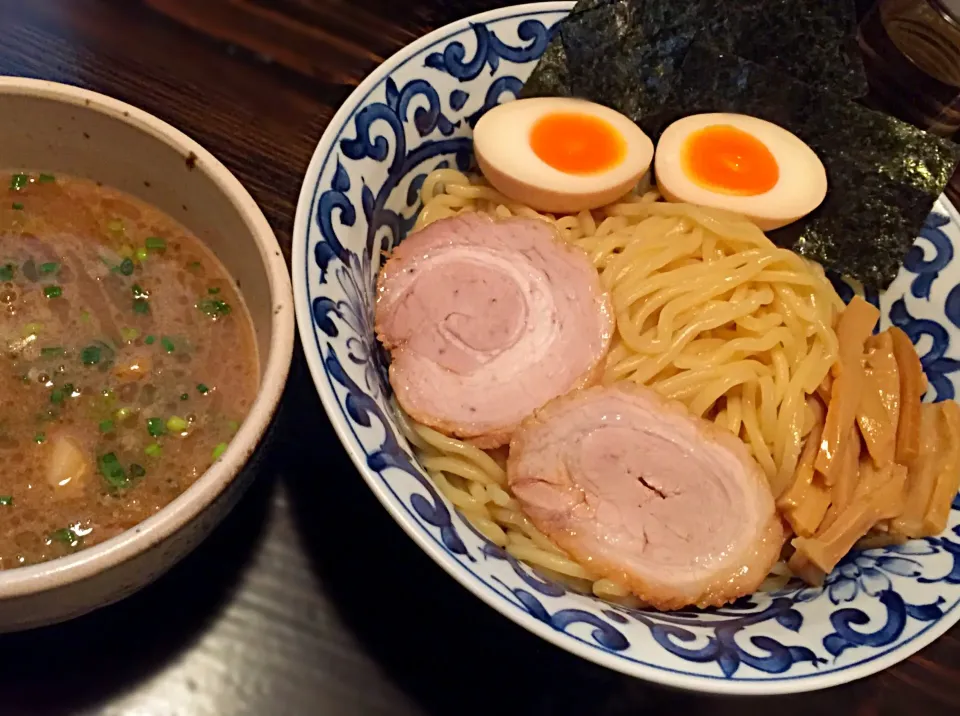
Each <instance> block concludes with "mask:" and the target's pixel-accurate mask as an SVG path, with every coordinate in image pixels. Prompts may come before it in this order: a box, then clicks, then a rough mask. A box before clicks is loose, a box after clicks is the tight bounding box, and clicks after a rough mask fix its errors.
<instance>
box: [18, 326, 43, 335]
mask: <svg viewBox="0 0 960 716" xmlns="http://www.w3.org/2000/svg"><path fill="white" fill-rule="evenodd" d="M42 330H43V324H42V323H28V324H27V325H25V326H24V327H23V330H22V331H21V335H23V337H24V338H26V337H27V336H35V335H37V334H38V333H39V332H40V331H42Z"/></svg>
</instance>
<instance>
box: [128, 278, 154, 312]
mask: <svg viewBox="0 0 960 716" xmlns="http://www.w3.org/2000/svg"><path fill="white" fill-rule="evenodd" d="M131 291H133V312H134V313H140V314H146V313H150V303H149V302H148V300H147V299H149V298H150V293H149V291H145V290H144V289H143V288H141V286H140V284H138V283H135V284H133V286H132V288H131Z"/></svg>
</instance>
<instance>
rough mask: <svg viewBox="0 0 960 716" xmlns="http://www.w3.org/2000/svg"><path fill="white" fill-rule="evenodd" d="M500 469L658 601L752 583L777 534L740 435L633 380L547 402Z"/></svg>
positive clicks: (583, 548) (780, 536)
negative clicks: (702, 417) (733, 433)
mask: <svg viewBox="0 0 960 716" xmlns="http://www.w3.org/2000/svg"><path fill="white" fill-rule="evenodd" d="M507 478H508V480H509V483H510V488H511V489H512V490H513V494H514V495H515V496H516V498H517V499H518V500H519V501H520V505H521V508H522V510H523V512H524V513H525V514H526V515H527V516H528V517H529V518H530V519H531V520H532V521H533V523H534V524H535V525H536V526H537V527H538V528H539V529H540V530H541V531H542V532H543V533H544V534H546V535H547V536H548V537H549V538H550V539H552V540H553V541H554V542H555V543H556V544H557V545H559V546H560V547H561V548H563V549H564V550H566V551H567V552H568V553H569V554H570V555H571V556H572V557H573V558H574V559H575V560H576V561H577V562H579V563H580V564H582V565H583V566H584V567H585V568H586V569H587V570H588V571H591V572H593V573H594V574H595V575H597V576H598V577H607V578H609V579H612V580H614V581H616V582H618V583H620V584H622V585H624V586H626V587H628V588H629V589H630V590H631V591H632V592H633V593H634V594H636V595H637V596H638V597H639V598H640V599H641V600H643V601H644V602H646V603H647V604H649V605H651V606H654V607H656V608H658V609H679V608H681V607H685V606H690V605H695V606H699V607H708V606H721V605H723V604H725V603H727V602H730V601H733V600H734V599H736V598H738V597H740V596H743V595H745V594H750V593H752V592H754V591H756V589H757V587H758V586H759V585H760V583H761V582H762V581H763V579H764V578H765V577H766V576H767V574H768V573H769V571H770V568H771V567H772V566H773V564H774V562H776V561H777V559H778V557H779V554H780V549H781V547H782V545H783V540H784V532H783V525H782V523H781V521H780V518H779V517H778V516H777V513H776V510H775V508H774V502H773V496H772V495H771V492H770V488H769V486H768V484H767V480H766V478H765V476H764V474H763V472H762V471H761V469H760V466H759V465H758V464H757V462H756V461H755V460H754V459H753V457H752V456H751V455H750V454H749V453H748V452H747V449H746V447H745V446H744V444H743V443H742V442H741V441H740V440H739V439H738V438H737V437H735V436H734V435H732V434H731V433H729V432H727V431H726V430H724V429H723V428H721V427H718V426H716V425H714V424H713V423H710V422H707V421H706V420H703V419H701V418H699V417H696V416H694V415H691V414H690V413H689V412H688V411H687V409H686V408H685V407H684V406H683V405H681V404H680V403H676V402H671V401H667V400H666V399H664V398H662V397H661V396H660V395H659V394H657V393H655V392H654V391H652V390H650V389H648V388H644V387H642V386H639V385H636V384H634V383H618V384H614V385H611V386H608V387H599V386H598V387H595V388H590V389H588V390H583V391H578V392H576V393H573V394H571V395H567V396H564V397H562V398H558V399H556V400H554V401H551V402H550V403H548V404H547V405H546V406H544V407H543V408H542V409H541V410H539V411H538V412H537V413H536V414H535V415H534V416H532V417H531V418H530V419H529V420H527V421H526V422H524V424H523V425H522V426H521V427H520V429H519V430H517V432H516V433H515V434H514V437H513V441H512V442H511V444H510V457H509V459H508V461H507Z"/></svg>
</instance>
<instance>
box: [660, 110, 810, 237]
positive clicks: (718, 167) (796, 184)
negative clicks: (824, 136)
mask: <svg viewBox="0 0 960 716" xmlns="http://www.w3.org/2000/svg"><path fill="white" fill-rule="evenodd" d="M654 171H655V174H656V177H657V187H658V188H659V189H660V193H661V194H663V196H664V198H666V199H667V201H682V202H687V203H689V204H700V205H701V206H711V207H716V208H718V209H727V210H728V211H734V212H736V213H738V214H743V215H744V216H746V217H747V218H749V219H750V220H751V221H753V222H754V223H755V224H756V225H757V226H759V227H760V228H761V229H763V230H764V231H770V230H773V229H778V228H780V227H781V226H785V225H786V224H789V223H791V222H793V221H796V220H797V219H799V218H800V217H802V216H806V215H807V214H809V213H810V212H811V211H813V210H814V209H816V208H817V207H818V206H819V205H820V202H822V201H823V198H824V197H825V196H826V194H827V173H826V171H825V170H824V168H823V164H822V163H821V162H820V159H819V158H818V157H817V155H816V154H815V153H814V151H813V150H812V149H811V148H810V147H808V146H807V145H806V144H804V143H803V141H802V140H801V139H800V138H799V137H797V136H796V135H794V134H792V133H790V132H788V131H787V130H786V129H784V128H783V127H780V126H778V125H776V124H773V123H771V122H767V121H766V120H763V119H758V118H756V117H749V116H747V115H744V114H695V115H692V116H690V117H684V118H683V119H681V120H678V121H676V122H674V123H673V124H671V125H670V126H669V127H667V129H666V130H665V131H664V132H663V134H662V135H661V137H660V141H659V143H658V144H657V156H656V159H655V161H654Z"/></svg>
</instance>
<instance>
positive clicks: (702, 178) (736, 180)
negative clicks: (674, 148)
mask: <svg viewBox="0 0 960 716" xmlns="http://www.w3.org/2000/svg"><path fill="white" fill-rule="evenodd" d="M681 162H682V163H683V171H684V174H686V175H687V176H688V177H690V178H691V179H693V180H694V181H695V182H696V183H697V184H699V185H700V186H702V187H704V188H706V189H710V190H712V191H717V192H721V193H723V194H734V195H737V196H755V195H756V194H763V193H765V192H768V191H770V190H771V189H773V187H774V186H776V184H777V180H778V179H779V178H780V167H778V166H777V160H776V159H775V158H774V156H773V154H771V152H770V150H769V149H767V146H766V145H765V144H764V143H763V142H761V141H760V140H759V139H757V138H756V137H754V136H753V135H752V134H748V133H747V132H744V131H743V130H742V129H737V128H736V127H733V126H731V125H729V124H714V125H711V126H709V127H704V128H703V129H698V130H697V131H696V132H692V133H691V134H690V136H689V137H687V140H686V142H684V144H683V150H682V153H681Z"/></svg>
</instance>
